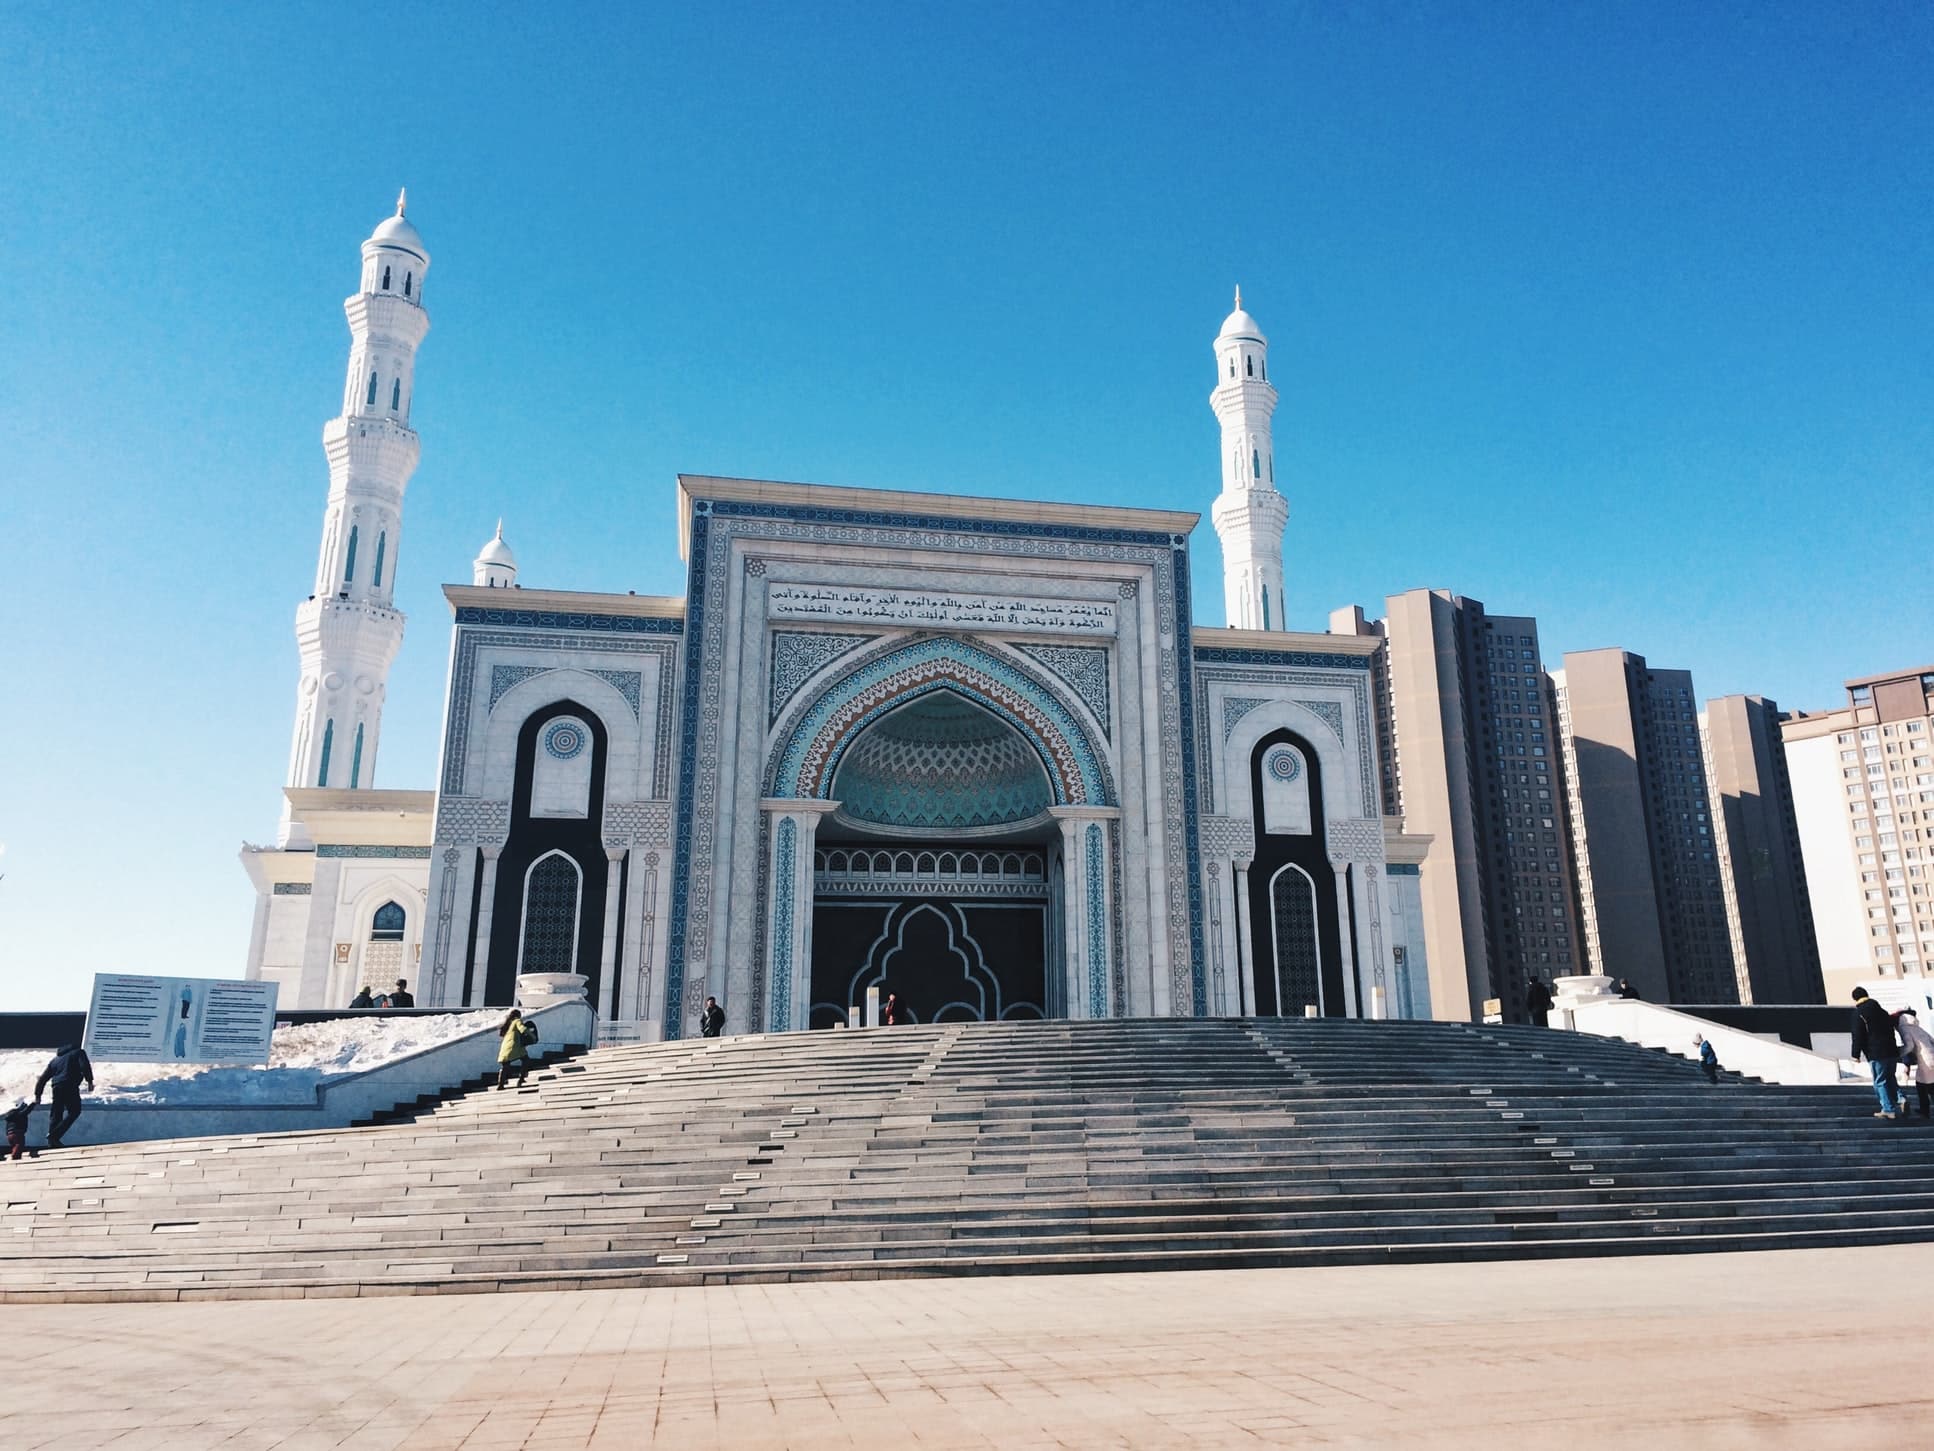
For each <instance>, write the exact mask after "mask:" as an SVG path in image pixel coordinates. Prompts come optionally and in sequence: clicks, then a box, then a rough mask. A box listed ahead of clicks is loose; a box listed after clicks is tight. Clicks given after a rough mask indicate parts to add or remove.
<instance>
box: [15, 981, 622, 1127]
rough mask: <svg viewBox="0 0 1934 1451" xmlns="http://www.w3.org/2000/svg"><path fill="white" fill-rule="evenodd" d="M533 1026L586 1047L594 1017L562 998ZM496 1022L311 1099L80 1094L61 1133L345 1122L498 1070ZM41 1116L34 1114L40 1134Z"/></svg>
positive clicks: (545, 1037) (553, 1042)
mask: <svg viewBox="0 0 1934 1451" xmlns="http://www.w3.org/2000/svg"><path fill="white" fill-rule="evenodd" d="M526 1016H528V1017H529V1018H530V1019H531V1021H532V1022H534V1023H536V1024H537V1032H538V1046H539V1047H540V1049H541V1048H545V1047H557V1046H559V1045H562V1046H565V1047H571V1048H588V1047H590V1046H591V1042H592V1039H593V1037H594V1036H595V1035H596V1033H597V1015H596V1014H594V1013H593V1012H592V1011H591V1009H590V1008H589V1007H588V1006H587V1005H586V1004H585V1003H584V1002H583V1000H582V999H580V1000H578V1001H576V1002H565V1003H560V1004H558V1005H557V1006H555V1007H548V1008H539V1009H537V1010H536V1011H534V1012H531V1013H529V1014H527V1015H526ZM498 1042H499V1039H498V1035H497V1029H496V1027H495V1026H494V1025H492V1026H488V1027H484V1028H481V1029H479V1030H478V1031H477V1032H475V1033H470V1034H467V1035H466V1036H464V1037H461V1038H453V1039H451V1040H450V1041H449V1042H447V1043H439V1044H437V1045H436V1046H435V1047H434V1048H425V1049H424V1050H423V1051H422V1052H421V1053H412V1054H411V1055H410V1056H409V1057H407V1058H398V1059H396V1060H395V1061H394V1062H391V1063H385V1064H383V1065H382V1066H381V1067H380V1068H372V1069H370V1070H368V1071H367V1072H365V1073H357V1074H352V1075H351V1076H349V1077H347V1078H339V1079H336V1080H335V1081H334V1082H332V1083H325V1084H323V1085H322V1086H321V1087H319V1088H318V1089H317V1090H316V1101H315V1102H314V1103H234V1104H222V1103H195V1104H179V1105H171V1104H165V1103H163V1104H114V1103H98V1102H95V1101H93V1100H91V1099H84V1100H83V1103H82V1109H81V1117H80V1122H79V1123H77V1124H75V1125H74V1127H73V1128H72V1129H70V1130H69V1131H68V1132H67V1134H66V1135H65V1138H64V1143H65V1144H66V1145H67V1147H69V1148H72V1147H74V1146H75V1145H77V1144H125V1143H134V1142H136V1141H138V1140H143V1139H185V1138H199V1137H202V1136H204V1135H209V1134H273V1133H284V1132H287V1131H289V1130H294V1129H340V1128H347V1127H348V1126H349V1125H350V1124H352V1123H355V1122H356V1121H357V1120H359V1119H366V1118H368V1117H369V1116H370V1115H371V1114H377V1113H382V1112H385V1111H386V1110H388V1109H392V1108H395V1107H396V1106H397V1105H399V1104H405V1103H412V1102H414V1101H415V1100H416V1099H417V1098H418V1097H419V1096H420V1095H422V1094H425V1093H445V1092H448V1091H449V1090H450V1089H452V1088H455V1087H457V1086H458V1085H459V1084H462V1083H467V1082H468V1081H469V1080H471V1079H473V1078H477V1077H479V1076H481V1075H483V1074H485V1073H493V1072H495V1071H496V1068H497V1045H498ZM45 1123H46V1119H45V1117H44V1115H36V1116H35V1119H34V1128H35V1130H36V1132H35V1133H34V1135H33V1138H32V1140H30V1142H37V1141H38V1140H39V1138H40V1134H39V1132H38V1131H39V1130H40V1129H42V1128H43V1127H44V1125H45Z"/></svg>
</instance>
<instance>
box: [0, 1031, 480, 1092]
mask: <svg viewBox="0 0 1934 1451" xmlns="http://www.w3.org/2000/svg"><path fill="white" fill-rule="evenodd" d="M497 1020H498V1014H496V1013H437V1014H434V1015H425V1016H423V1017H408V1018H332V1019H330V1020H329V1021H327V1022H322V1023H303V1024H299V1025H294V1026H290V1027H284V1028H277V1029H276V1030H275V1037H274V1039H273V1040H272V1042H271V1043H270V1046H269V1061H268V1062H267V1063H266V1064H257V1065H253V1066H250V1067H246V1068H223V1067H215V1066H211V1065H209V1064H205V1063H180V1064H175V1063H108V1062H105V1061H104V1060H101V1059H98V1058H97V1059H96V1060H95V1061H94V1092H92V1093H89V1094H84V1095H83V1097H84V1098H85V1099H87V1100H89V1101H92V1102H98V1103H108V1104H174V1105H185V1104H230V1103H251V1104H254V1103H300V1104H307V1103H314V1102H315V1099H316V1089H317V1088H319V1087H321V1086H322V1085H323V1084H325V1083H330V1082H333V1081H334V1080H336V1079H338V1078H347V1077H349V1076H350V1075H351V1074H355V1073H366V1072H368V1071H369V1070H370V1069H372V1068H380V1067H382V1066H383V1065H384V1064H385V1063H393V1062H395V1061H396V1060H397V1059H398V1058H407V1057H408V1056H409V1055H410V1054H412V1053H420V1052H422V1051H423V1050H424V1049H425V1048H434V1047H436V1046H437V1045H438V1044H439V1043H447V1042H449V1041H451V1040H452V1039H454V1038H462V1037H465V1036H467V1035H468V1034H471V1033H475V1032H478V1031H480V1030H482V1029H485V1028H489V1029H492V1030H495V1028H496V1026H497ZM53 1056H54V1055H53V1054H52V1053H51V1052H46V1051H41V1050H38V1049H36V1050H35V1051H33V1052H26V1053H0V1104H5V1105H7V1106H9V1107H10V1106H11V1105H12V1104H13V1101H14V1100H15V1099H16V1098H27V1099H31V1098H32V1097H33V1096H34V1080H35V1079H36V1078H38V1077H40V1074H41V1070H42V1069H44V1068H46V1066H47V1062H48V1060H49V1059H50V1058H52V1057H53Z"/></svg>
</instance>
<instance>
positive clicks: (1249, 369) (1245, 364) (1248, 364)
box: [1242, 353, 1256, 378]
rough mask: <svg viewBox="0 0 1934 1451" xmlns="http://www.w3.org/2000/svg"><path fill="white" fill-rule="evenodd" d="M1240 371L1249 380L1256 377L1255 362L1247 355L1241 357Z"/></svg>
mask: <svg viewBox="0 0 1934 1451" xmlns="http://www.w3.org/2000/svg"><path fill="white" fill-rule="evenodd" d="M1242 371H1243V372H1245V373H1247V374H1248V375H1249V376H1250V377H1251V378H1253V377H1255V376H1256V360H1255V359H1254V358H1252V357H1250V356H1249V354H1247V353H1244V354H1243V355H1242Z"/></svg>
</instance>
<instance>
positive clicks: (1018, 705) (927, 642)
mask: <svg viewBox="0 0 1934 1451" xmlns="http://www.w3.org/2000/svg"><path fill="white" fill-rule="evenodd" d="M935 691H947V692H950V693H952V694H954V695H955V696H957V697H965V698H966V699H967V700H969V701H972V702H974V703H975V704H976V705H978V706H980V707H981V708H982V709H983V710H984V711H986V712H987V713H989V714H992V715H994V716H998V717H999V718H1000V719H1001V720H1003V721H1005V722H1007V723H1008V724H1009V725H1010V726H1012V727H1013V728H1014V729H1015V730H1016V731H1018V732H1020V734H1021V736H1022V737H1023V738H1025V740H1026V741H1027V743H1028V744H1029V745H1030V746H1032V748H1033V749H1034V750H1035V751H1036V752H1037V753H1039V756H1040V759H1041V763H1042V765H1044V766H1045V767H1046V768H1047V773H1048V779H1049V781H1050V782H1051V784H1052V786H1053V789H1054V802H1055V803H1056V804H1058V805H1101V806H1112V805H1115V804H1117V803H1116V801H1115V798H1114V791H1113V784H1112V782H1111V781H1110V780H1109V772H1108V769H1107V765H1106V763H1105V762H1104V761H1103V760H1102V759H1101V757H1100V756H1099V754H1098V753H1097V752H1096V751H1095V749H1094V746H1093V745H1092V744H1091V743H1090V742H1089V740H1088V737H1087V732H1086V731H1084V730H1083V729H1082V727H1081V724H1080V722H1079V721H1077V720H1076V719H1075V717H1074V715H1073V714H1072V713H1071V712H1070V711H1069V710H1068V708H1067V707H1066V706H1065V705H1063V704H1062V703H1061V702H1060V701H1059V700H1058V699H1056V698H1055V696H1054V694H1053V692H1052V691H1050V690H1048V689H1046V688H1045V686H1044V685H1043V683H1042V682H1040V681H1038V680H1035V679H1033V678H1031V677H1030V676H1028V675H1027V674H1026V673H1024V672H1023V671H1022V670H1021V669H1020V668H1019V667H1018V666H1017V665H1015V664H1013V663H1012V662H1010V661H1008V660H1005V659H1002V658H1001V657H999V656H996V655H993V654H990V653H989V652H988V651H986V650H983V649H981V648H980V647H979V646H977V645H975V644H973V643H972V642H971V641H968V640H963V639H961V638H960V637H958V636H954V635H935V636H929V637H927V638H926V639H922V640H915V641H913V642H912V643H910V644H905V645H900V646H896V647H895V648H893V649H890V650H887V651H884V652H883V653H881V654H878V655H875V656H874V657H873V658H871V659H870V660H867V661H866V662H865V663H863V664H861V665H860V666H858V667H857V668H855V669H854V670H852V671H850V672H849V673H847V674H846V675H844V676H842V677H840V678H839V679H838V680H836V681H834V682H833V683H831V684H830V685H829V686H828V687H827V689H826V690H825V692H824V693H823V694H821V695H820V697H819V698H818V699H817V700H815V701H813V702H812V703H811V704H810V705H809V706H808V707H807V709H806V710H804V711H803V712H802V713H801V715H800V717H799V719H798V722H797V724H796V725H795V726H794V730H793V736H792V739H791V740H790V741H788V742H787V743H786V746H785V749H784V750H783V751H782V752H781V753H780V754H779V758H778V760H777V762H776V763H775V766H774V769H773V771H772V774H771V785H770V787H769V789H768V792H767V794H768V795H772V796H788V797H795V798H808V797H818V798H822V799H826V800H832V799H834V793H833V791H832V789H831V787H832V781H833V778H834V775H835V773H836V771H837V770H838V767H839V764H840V760H841V758H842V757H843V756H844V755H845V753H846V751H847V749H848V748H849V747H850V746H851V745H852V744H853V742H854V741H855V740H856V739H857V738H858V737H859V736H860V734H861V732H862V731H864V730H865V729H866V728H867V727H868V726H870V725H872V724H873V723H874V722H875V721H876V720H879V719H880V718H882V717H884V716H886V715H888V714H889V713H892V712H894V711H897V710H900V709H901V708H903V707H905V706H907V705H908V704H909V703H910V702H912V701H913V700H915V699H917V698H919V697H921V696H925V695H928V694H931V693H933V692H935Z"/></svg>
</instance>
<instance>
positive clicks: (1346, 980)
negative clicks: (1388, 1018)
mask: <svg viewBox="0 0 1934 1451" xmlns="http://www.w3.org/2000/svg"><path fill="white" fill-rule="evenodd" d="M1330 870H1331V871H1333V872H1335V873H1336V946H1337V952H1338V959H1337V960H1338V963H1339V965H1340V966H1341V967H1342V969H1343V1016H1344V1017H1346V1018H1354V1017H1358V1016H1360V1015H1361V1014H1360V1010H1359V1009H1358V1007H1357V1000H1356V972H1355V971H1354V966H1353V963H1352V961H1351V959H1352V954H1353V952H1354V950H1355V947H1356V924H1355V923H1354V922H1352V921H1351V920H1350V859H1349V858H1348V857H1345V856H1338V855H1337V854H1335V853H1334V852H1332V853H1331V854H1330ZM1321 971H1322V970H1321V967H1320V966H1319V968H1318V975H1319V976H1318V980H1319V981H1320V980H1321ZM1328 1008H1329V1004H1328V1003H1325V1004H1324V1009H1325V1011H1327V1010H1328Z"/></svg>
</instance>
